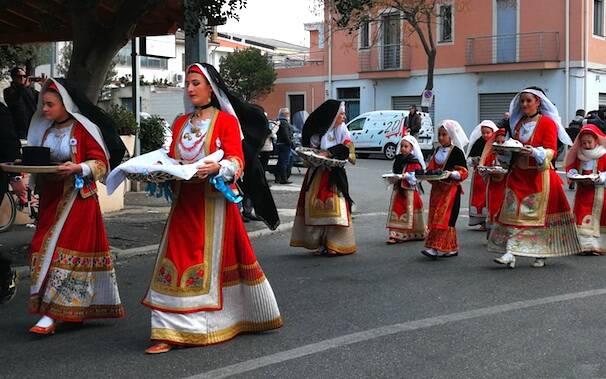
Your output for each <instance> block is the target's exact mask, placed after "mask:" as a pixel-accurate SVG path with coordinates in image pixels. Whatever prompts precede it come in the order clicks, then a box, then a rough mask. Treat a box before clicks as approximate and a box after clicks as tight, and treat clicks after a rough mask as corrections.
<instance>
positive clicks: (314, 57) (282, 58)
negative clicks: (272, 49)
mask: <svg viewBox="0 0 606 379" xmlns="http://www.w3.org/2000/svg"><path fill="white" fill-rule="evenodd" d="M272 63H273V65H274V68H275V69H280V68H296V67H306V66H318V65H322V64H323V63H324V53H323V52H313V53H311V54H310V53H301V54H274V55H273V56H272Z"/></svg>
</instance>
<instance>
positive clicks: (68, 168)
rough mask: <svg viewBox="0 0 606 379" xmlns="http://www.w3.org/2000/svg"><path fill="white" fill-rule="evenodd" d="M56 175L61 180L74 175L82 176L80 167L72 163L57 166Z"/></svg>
mask: <svg viewBox="0 0 606 379" xmlns="http://www.w3.org/2000/svg"><path fill="white" fill-rule="evenodd" d="M57 174H59V177H61V178H66V177H68V176H70V175H75V174H82V166H80V165H79V164H76V163H73V162H65V163H62V164H60V165H59V167H58V171H57Z"/></svg>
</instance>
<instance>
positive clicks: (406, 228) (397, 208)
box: [386, 135, 425, 245]
mask: <svg viewBox="0 0 606 379" xmlns="http://www.w3.org/2000/svg"><path fill="white" fill-rule="evenodd" d="M416 170H425V160H424V159H423V152H422V151H421V147H420V146H419V143H418V142H417V139H416V138H415V137H413V136H411V135H406V136H404V138H402V141H400V154H398V155H396V158H395V159H394V162H393V168H392V171H393V173H394V174H403V177H402V179H400V180H397V181H395V183H394V184H393V190H392V192H391V201H390V203H389V212H388V214H387V229H388V230H389V238H388V239H387V241H386V242H387V243H388V244H390V245H392V244H395V243H400V242H406V241H416V240H422V239H424V238H425V222H424V221H423V200H422V199H421V195H419V191H418V190H417V179H416V177H415V171H416Z"/></svg>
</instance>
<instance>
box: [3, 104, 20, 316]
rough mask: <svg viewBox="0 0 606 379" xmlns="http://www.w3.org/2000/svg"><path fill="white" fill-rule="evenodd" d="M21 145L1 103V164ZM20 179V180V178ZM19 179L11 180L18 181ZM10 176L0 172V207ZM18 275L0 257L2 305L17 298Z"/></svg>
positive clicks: (11, 121)
mask: <svg viewBox="0 0 606 379" xmlns="http://www.w3.org/2000/svg"><path fill="white" fill-rule="evenodd" d="M20 148H21V144H20V142H19V139H18V138H17V136H16V134H15V129H14V126H13V120H12V117H11V114H10V112H9V110H8V108H7V107H6V105H4V104H3V103H2V102H0V162H12V161H14V160H15V159H16V158H17V157H18V156H19V149H20ZM19 179H20V178H19ZM19 179H18V177H13V178H12V179H11V180H13V181H17V180H19ZM8 182H9V176H8V175H6V174H5V173H3V172H1V171H0V205H1V204H2V201H3V200H4V195H5V194H6V191H7V190H8ZM16 280H17V273H16V272H15V270H13V269H12V268H11V261H10V259H7V258H4V257H2V256H1V255H0V304H3V303H6V302H8V301H9V300H11V299H12V298H13V297H14V296H15V291H16V289H17V286H16Z"/></svg>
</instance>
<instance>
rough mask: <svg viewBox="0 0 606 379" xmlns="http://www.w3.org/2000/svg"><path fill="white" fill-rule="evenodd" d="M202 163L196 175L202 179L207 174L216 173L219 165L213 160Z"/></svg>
mask: <svg viewBox="0 0 606 379" xmlns="http://www.w3.org/2000/svg"><path fill="white" fill-rule="evenodd" d="M203 163H204V164H203V165H202V166H199V167H198V173H197V174H196V175H198V177H199V178H200V179H204V178H206V177H208V175H212V174H216V173H218V172H219V169H220V168H221V165H220V164H218V163H217V162H214V161H203Z"/></svg>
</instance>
